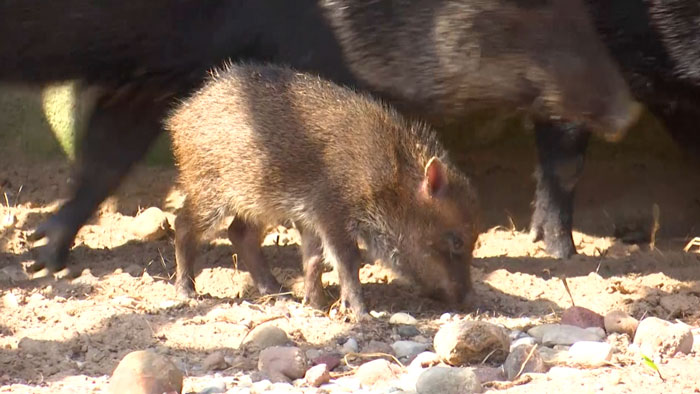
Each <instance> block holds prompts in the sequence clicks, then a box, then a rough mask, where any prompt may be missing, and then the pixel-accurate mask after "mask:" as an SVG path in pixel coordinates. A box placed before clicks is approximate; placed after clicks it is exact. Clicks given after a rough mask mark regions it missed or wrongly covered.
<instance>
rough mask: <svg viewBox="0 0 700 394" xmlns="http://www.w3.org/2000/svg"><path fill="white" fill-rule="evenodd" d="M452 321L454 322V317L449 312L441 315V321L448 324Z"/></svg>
mask: <svg viewBox="0 0 700 394" xmlns="http://www.w3.org/2000/svg"><path fill="white" fill-rule="evenodd" d="M450 320H452V315H451V314H450V313H449V312H445V313H443V314H442V315H440V321H442V322H448V321H450Z"/></svg>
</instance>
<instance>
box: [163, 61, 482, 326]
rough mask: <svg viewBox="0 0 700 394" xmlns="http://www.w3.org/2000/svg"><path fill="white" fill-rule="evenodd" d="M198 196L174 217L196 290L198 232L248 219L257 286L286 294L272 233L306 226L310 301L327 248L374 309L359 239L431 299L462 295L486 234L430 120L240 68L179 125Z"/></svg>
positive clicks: (191, 194)
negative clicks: (269, 245)
mask: <svg viewBox="0 0 700 394" xmlns="http://www.w3.org/2000/svg"><path fill="white" fill-rule="evenodd" d="M166 128H167V129H168V130H170V131H171V138H172V141H173V148H174V151H175V157H176V160H177V163H178V168H179V171H180V183H181V185H182V187H183V189H184V190H185V192H186V194H187V197H186V199H185V203H184V206H183V209H182V211H181V213H180V214H179V215H178V219H177V222H176V225H175V250H176V255H177V267H178V269H177V274H178V275H177V281H178V288H179V290H180V291H181V292H183V293H184V294H185V295H190V293H191V292H193V290H194V277H195V275H194V274H195V272H194V267H193V265H194V259H195V257H196V253H195V249H196V243H197V240H198V239H199V237H200V236H201V235H202V234H203V233H204V232H206V231H207V230H208V229H211V228H212V227H215V226H216V225H217V224H220V223H221V221H222V219H224V218H226V217H227V216H230V215H235V216H236V217H235V219H234V220H233V223H231V225H230V227H229V231H228V233H229V238H230V239H231V242H232V243H233V245H234V247H236V248H238V256H239V262H241V263H242V264H243V265H244V266H246V267H247V268H248V271H249V272H250V273H251V274H252V277H253V280H254V281H255V283H256V285H257V287H258V289H259V290H260V291H261V292H262V293H265V294H273V293H279V291H280V286H279V284H278V283H277V281H276V279H275V278H274V276H272V273H271V272H270V270H269V267H268V266H267V264H266V263H265V261H264V259H263V257H262V253H261V248H260V243H261V241H262V238H263V236H264V233H263V231H264V230H265V226H266V225H270V224H278V223H283V222H285V221H286V220H288V219H291V220H293V221H294V222H295V223H296V224H297V226H298V227H299V228H300V232H301V236H302V250H303V251H304V252H303V254H304V270H305V275H304V276H305V285H306V299H307V300H308V301H309V302H310V303H312V304H314V305H316V306H320V305H322V304H323V301H322V295H323V289H322V285H321V273H322V269H321V264H322V256H325V258H326V259H327V260H328V261H329V262H331V263H333V264H334V265H335V266H336V269H337V270H338V274H339V277H340V288H341V292H340V294H341V301H342V304H343V305H344V306H345V307H346V308H348V309H350V310H352V311H353V313H354V314H356V315H363V314H364V313H365V307H364V302H363V300H362V293H361V289H360V280H359V268H360V252H359V249H358V247H357V241H358V239H362V240H364V241H365V243H366V244H367V245H368V251H369V252H370V253H371V254H372V255H373V256H375V257H376V258H381V259H383V260H384V261H387V262H392V263H393V266H394V267H395V268H398V269H400V270H401V271H403V272H405V273H408V274H410V276H411V277H413V278H414V279H416V280H417V281H418V282H419V283H420V284H421V285H422V287H423V288H424V290H425V291H426V292H427V293H428V294H431V295H435V296H438V297H439V298H441V299H443V300H446V301H450V302H453V303H454V302H456V303H461V302H462V301H463V300H464V299H465V296H466V295H467V293H468V292H469V290H470V289H471V281H470V276H469V265H470V262H471V255H472V250H473V247H474V243H475V242H476V238H477V234H478V233H477V229H476V228H477V225H476V220H477V217H476V215H477V202H476V192H475V191H474V189H473V187H472V185H471V184H470V183H469V181H468V180H467V179H466V178H465V177H464V175H462V174H461V173H460V172H459V170H457V169H456V167H454V166H453V165H451V164H450V163H449V161H448V158H447V152H446V151H445V149H444V148H442V147H441V146H440V144H439V143H438V142H437V138H436V136H435V134H434V132H433V131H432V130H431V129H430V128H429V127H428V126H426V125H425V124H422V123H417V122H407V121H406V120H405V119H404V118H403V117H401V116H400V115H399V114H398V113H397V112H396V111H394V110H393V109H390V108H389V107H387V106H385V105H383V104H381V103H380V102H378V101H376V100H374V99H372V98H370V97H369V96H367V95H363V94H358V93H356V92H354V91H352V90H350V89H348V88H343V87H340V86H338V85H335V84H333V83H330V82H328V81H326V80H322V79H319V78H318V77H315V76H311V75H309V74H305V73H299V72H297V71H295V70H292V69H289V68H284V67H278V66H270V65H268V66H261V65H254V64H243V65H229V66H226V67H225V68H224V69H223V70H217V71H214V73H213V77H212V79H211V81H209V82H207V83H206V84H205V86H204V87H203V88H202V89H201V90H198V91H197V92H196V93H194V95H193V96H192V97H191V98H188V99H186V100H185V101H184V102H183V104H182V105H181V106H179V107H178V109H177V110H175V111H174V113H173V115H172V117H170V118H169V119H168V120H167V122H166Z"/></svg>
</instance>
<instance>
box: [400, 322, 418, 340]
mask: <svg viewBox="0 0 700 394" xmlns="http://www.w3.org/2000/svg"><path fill="white" fill-rule="evenodd" d="M396 332H397V333H398V334H399V335H401V336H402V337H404V338H410V337H415V336H416V335H420V331H419V330H418V329H417V328H416V326H406V325H403V326H398V327H396Z"/></svg>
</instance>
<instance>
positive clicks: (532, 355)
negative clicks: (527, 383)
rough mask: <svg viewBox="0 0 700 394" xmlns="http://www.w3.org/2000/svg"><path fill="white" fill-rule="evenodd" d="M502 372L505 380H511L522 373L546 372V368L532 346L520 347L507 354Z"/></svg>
mask: <svg viewBox="0 0 700 394" xmlns="http://www.w3.org/2000/svg"><path fill="white" fill-rule="evenodd" d="M528 356H529V357H528ZM503 370H504V372H505V375H506V378H507V379H508V380H513V379H515V378H516V377H517V376H519V375H522V374H524V373H543V372H546V371H547V367H546V366H545V364H544V360H542V356H541V355H540V352H539V351H538V350H537V348H535V346H534V345H520V346H518V347H516V348H514V349H513V350H512V351H511V352H510V354H508V357H507V358H506V362H505V363H504V364H503Z"/></svg>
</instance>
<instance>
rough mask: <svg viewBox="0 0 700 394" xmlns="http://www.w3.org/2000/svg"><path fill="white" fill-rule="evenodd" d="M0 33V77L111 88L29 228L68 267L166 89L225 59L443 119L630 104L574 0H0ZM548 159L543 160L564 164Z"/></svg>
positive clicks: (575, 115) (586, 116)
mask: <svg viewBox="0 0 700 394" xmlns="http://www.w3.org/2000/svg"><path fill="white" fill-rule="evenodd" d="M0 37H3V40H0V81H10V82H35V83H45V82H50V81H57V80H66V79H76V78H77V79H82V80H84V81H85V82H86V83H87V84H89V85H96V86H99V87H101V88H102V91H103V96H102V98H101V99H100V100H99V101H98V102H97V105H96V109H95V111H94V113H93V115H92V117H91V118H90V120H89V123H88V130H87V134H86V137H85V139H84V141H83V143H82V144H81V145H82V148H81V154H80V157H81V164H80V165H79V171H78V176H77V182H76V185H77V186H76V187H77V188H76V192H75V194H74V196H73V197H72V198H71V199H70V200H69V201H68V202H67V203H66V204H65V205H63V206H62V207H61V209H60V210H59V212H58V213H57V214H56V215H54V216H53V217H52V218H50V219H49V220H48V221H47V222H45V223H43V224H42V225H41V226H40V227H39V228H38V229H37V231H36V232H35V234H34V235H33V236H32V237H31V238H32V239H38V238H41V237H48V239H49V242H48V244H47V245H46V246H45V247H43V250H40V252H41V253H40V254H39V256H38V258H37V262H36V263H35V264H34V265H33V266H32V269H35V270H36V269H41V268H42V267H44V266H46V267H48V268H49V269H51V270H58V269H61V268H63V267H65V265H66V259H67V256H68V250H69V248H70V246H71V244H72V242H73V239H74V237H75V234H76V232H77V231H78V229H79V228H80V227H81V226H82V225H83V224H84V223H85V221H86V220H87V219H88V218H89V216H90V215H91V214H92V213H93V212H94V210H95V209H96V207H97V205H98V204H99V203H100V202H101V201H103V200H104V199H105V198H106V196H107V195H109V194H110V193H111V192H112V191H113V190H114V189H115V188H116V187H117V186H118V185H119V183H120V181H121V179H122V178H123V176H124V174H125V173H126V172H127V171H128V170H129V168H130V167H131V165H132V164H133V163H134V162H135V161H136V160H138V159H139V158H140V157H141V156H143V154H144V152H145V151H146V150H147V149H148V147H149V146H150V144H151V143H152V141H153V140H154V139H155V137H156V136H157V135H158V133H159V132H160V130H161V127H160V120H161V119H162V118H163V116H164V114H165V112H166V111H167V108H168V105H169V104H170V103H171V102H172V99H173V98H174V97H182V96H183V95H186V94H187V93H188V92H190V91H191V90H192V89H194V88H196V87H197V86H199V84H200V83H201V79H202V78H203V75H204V74H205V70H207V69H209V68H211V67H212V66H213V65H216V64H219V63H220V62H221V61H223V60H224V59H226V58H232V59H234V60H235V59H239V60H240V59H254V60H258V61H270V62H276V63H284V64H288V65H291V66H293V67H295V68H297V69H300V70H303V71H307V72H313V73H317V74H319V75H321V76H323V77H325V78H328V79H331V80H333V81H335V82H339V83H344V84H348V85H353V86H356V87H358V88H361V89H364V90H367V91H370V92H372V93H374V94H377V95H379V96H381V97H383V98H385V99H388V100H390V101H391V102H392V103H393V104H394V105H396V106H398V107H399V109H400V110H401V111H402V112H404V113H406V114H410V115H414V116H419V117H423V118H425V119H427V120H430V121H431V122H434V123H442V122H445V121H446V122H449V121H459V119H460V118H461V117H462V116H463V115H464V114H465V113H466V112H468V111H470V110H478V109H481V108H484V107H490V106H502V107H504V108H512V109H526V110H528V111H530V112H532V113H533V114H534V115H536V116H537V117H538V118H544V119H551V118H555V119H559V120H567V121H574V122H580V123H583V124H585V125H587V126H589V127H590V128H591V129H594V130H597V131H599V132H600V133H601V134H602V135H605V136H607V137H609V138H611V139H614V138H616V137H619V136H620V135H621V134H622V133H623V131H624V130H625V129H626V128H627V126H628V125H630V123H631V122H632V121H633V120H634V118H635V116H636V112H637V111H636V110H635V106H634V105H633V103H632V100H631V99H630V97H629V94H628V90H627V88H626V86H625V83H624V81H623V80H622V78H621V77H620V75H619V74H618V72H617V71H616V70H615V68H614V66H613V64H612V62H611V61H610V59H609V55H608V54H607V52H606V50H605V48H603V47H602V45H601V43H600V42H599V39H598V37H597V36H596V35H595V32H594V31H593V28H592V26H591V23H590V21H589V19H588V16H587V15H586V12H585V9H584V7H583V5H582V3H581V2H580V0H551V1H543V0H542V1H541V0H435V1H428V0H419V1H399V0H382V1H370V0H353V1H350V0H342V1H341V0H339V1H321V0H318V1H317V0H303V1H301V0H300V1H294V2H289V1H264V2H257V1H243V2H241V1H232V0H210V1H206V2H202V1H196V0H152V1H147V2H140V1H139V2H136V1H116V0H104V1H100V2H95V1H90V0H66V1H62V2H43V1H38V0H22V1H18V0H3V1H0ZM551 151H552V152H554V154H557V148H556V147H554V148H552V149H551ZM548 153H551V152H548ZM550 162H551V161H546V160H545V161H543V163H544V164H543V166H544V167H545V169H544V170H543V171H544V172H547V171H555V172H556V171H558V169H557V168H554V167H553V168H551V169H550V168H547V166H548V165H549V163H550ZM554 164H557V162H556V161H554ZM548 186H549V184H548V183H546V182H545V183H541V185H540V188H544V189H543V190H544V192H543V193H540V194H538V205H537V206H538V209H539V208H541V209H542V210H543V211H544V212H547V213H548V215H545V219H547V220H549V219H552V218H554V219H556V218H557V217H558V216H559V215H560V214H562V213H561V212H560V210H561V209H562V207H561V206H559V205H557V204H552V203H551V202H552V201H556V199H552V198H546V197H547V193H548V189H547V187H548ZM554 191H555V192H556V191H558V189H555V190H554ZM550 194H551V193H550ZM542 195H544V196H545V197H542ZM540 199H541V201H540ZM554 219H552V220H553V222H554V223H555V224H557V223H559V222H558V221H557V220H554ZM548 236H549V235H548V234H545V240H546V241H547V243H548V244H549V243H550V242H551V241H550V239H549V238H548ZM569 237H570V236H569Z"/></svg>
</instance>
